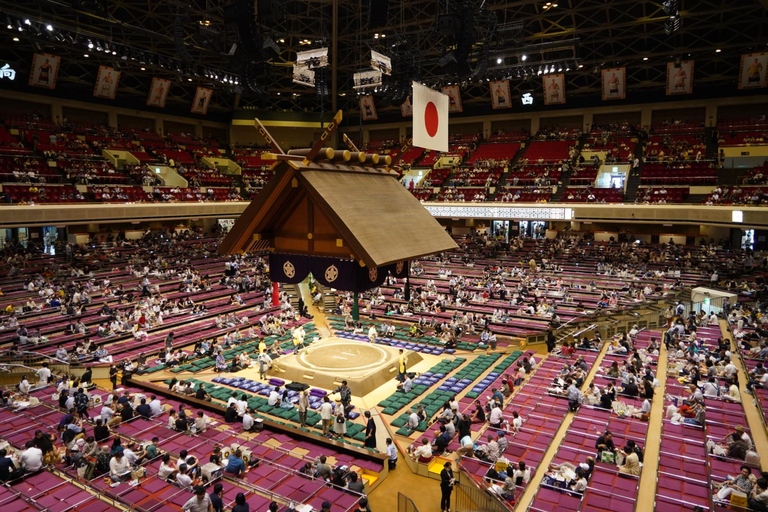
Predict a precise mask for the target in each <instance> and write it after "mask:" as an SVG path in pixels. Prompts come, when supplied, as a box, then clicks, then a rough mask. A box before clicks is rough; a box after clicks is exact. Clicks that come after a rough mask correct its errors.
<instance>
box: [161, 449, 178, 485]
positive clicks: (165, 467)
mask: <svg viewBox="0 0 768 512" xmlns="http://www.w3.org/2000/svg"><path fill="white" fill-rule="evenodd" d="M175 472H176V468H175V467H174V466H173V464H172V463H171V456H170V454H167V453H166V454H165V455H163V458H162V462H161V463H160V468H159V469H158V470H157V476H158V477H160V478H161V479H163V480H168V479H169V478H170V477H171V476H172V475H173V474H174V473H175Z"/></svg>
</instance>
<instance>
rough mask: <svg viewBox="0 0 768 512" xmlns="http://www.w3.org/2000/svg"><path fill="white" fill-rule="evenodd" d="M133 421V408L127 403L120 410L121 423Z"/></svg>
mask: <svg viewBox="0 0 768 512" xmlns="http://www.w3.org/2000/svg"><path fill="white" fill-rule="evenodd" d="M131 419H133V407H131V404H128V403H125V404H123V405H122V408H121V409H120V423H125V422H126V421H130V420H131Z"/></svg>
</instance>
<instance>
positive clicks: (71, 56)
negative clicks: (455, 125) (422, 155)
mask: <svg viewBox="0 0 768 512" xmlns="http://www.w3.org/2000/svg"><path fill="white" fill-rule="evenodd" d="M669 1H672V2H674V1H675V0H667V2H669ZM481 3H482V4H483V8H482V10H481V9H480V4H481ZM253 4H254V2H253V1H252V0H226V1H219V0H189V1H177V0H163V1H158V0H130V1H128V0H118V1H107V0H28V1H25V2H12V1H8V0H0V5H1V6H2V12H3V13H4V16H5V19H4V20H3V21H4V22H6V23H5V24H6V28H5V29H4V30H3V31H2V32H0V34H2V36H0V37H2V38H3V39H4V40H3V39H0V41H1V42H2V47H3V56H2V59H5V60H6V61H8V62H10V63H11V64H12V65H13V66H15V67H16V68H17V69H18V70H19V71H20V74H22V75H23V74H24V73H27V74H28V73H29V67H30V62H31V59H32V54H33V53H51V54H54V55H59V56H61V58H62V59H61V69H60V73H59V80H58V84H57V88H56V91H55V93H56V95H61V96H67V97H77V98H81V99H86V100H90V99H92V98H91V91H92V88H93V85H94V82H95V78H96V73H97V70H98V67H99V65H107V66H111V67H115V68H117V69H119V70H120V71H121V73H122V75H121V79H120V85H119V89H118V95H117V99H116V100H115V101H114V102H113V103H114V104H117V105H121V106H132V107H143V106H144V105H145V103H146V99H147V93H148V91H149V87H150V82H151V78H152V77H153V76H156V77H160V78H168V79H172V81H173V83H174V86H173V87H172V88H171V92H170V95H169V97H168V102H167V106H166V109H165V111H166V112H169V113H171V112H173V113H188V112H189V106H190V104H191V102H192V99H193V97H194V93H195V88H196V87H197V86H203V87H212V88H214V90H215V94H214V97H213V101H212V103H211V107H210V109H209V116H213V117H224V116H226V115H228V114H229V113H230V112H232V111H233V110H236V109H237V108H242V107H247V106H253V107H258V108H270V109H275V110H292V111H311V112H320V111H330V110H332V109H334V108H343V109H345V110H346V111H348V112H355V111H357V110H358V108H357V96H356V92H355V90H354V89H353V88H352V85H353V83H352V75H353V73H355V72H356V71H358V70H360V69H363V68H367V67H369V64H368V62H369V55H370V53H369V50H370V49H376V50H378V51H380V52H382V53H385V54H387V55H390V56H392V57H393V67H394V72H393V75H392V77H387V80H388V82H387V83H386V84H385V85H386V87H383V88H382V89H386V90H383V91H379V92H377V93H374V96H375V98H376V102H377V106H378V107H379V113H380V116H383V117H384V118H386V117H387V116H388V115H391V116H392V117H393V119H394V118H395V117H396V118H399V108H398V106H399V104H400V103H402V99H403V94H404V92H403V89H404V87H405V86H406V85H407V84H408V83H410V80H411V79H412V78H414V77H416V78H419V79H420V80H422V81H423V82H425V83H427V84H428V85H433V86H437V85H444V84H448V83H454V84H459V85H460V86H461V87H462V99H463V103H464V110H465V114H471V113H484V112H485V111H487V110H488V109H489V103H490V95H489V91H488V85H487V84H486V83H485V80H487V79H496V78H510V85H511V87H512V94H513V95H516V94H517V95H519V94H522V93H524V92H532V93H533V94H534V95H535V94H537V93H539V94H540V92H541V88H542V86H541V77H540V76H538V66H539V65H540V64H543V63H544V62H546V63H547V64H549V63H550V62H552V65H555V66H557V67H562V68H564V69H566V68H567V71H565V75H566V91H567V99H568V106H574V105H577V106H580V105H584V106H586V105H591V104H599V103H600V93H601V83H600V69H602V68H610V67H626V70H627V86H628V92H627V102H628V103H634V102H640V101H649V100H651V99H656V100H662V99H664V84H665V80H666V68H667V62H670V61H673V60H675V59H676V58H680V59H682V60H694V61H695V80H694V95H695V96H699V97H709V96H724V95H733V94H736V93H737V87H736V81H737V75H738V71H739V65H740V56H741V55H742V54H744V53H750V52H762V51H768V46H767V45H766V43H768V37H767V36H768V34H766V27H767V25H766V9H767V8H768V0H739V1H734V0H677V9H678V10H679V21H680V26H679V28H678V30H677V31H675V32H673V33H671V34H668V33H667V31H665V25H667V23H666V22H667V21H668V20H669V17H670V15H669V14H668V9H669V7H670V6H669V5H667V10H665V6H663V5H662V2H660V1H658V0H610V1H608V0H556V1H554V2H545V1H530V0H520V1H503V0H486V1H485V2H482V1H481V0H439V1H435V0H409V1H401V2H397V1H394V0H391V1H389V2H387V1H386V0H314V1H296V0H286V1H280V0H259V1H258V2H257V4H258V9H260V10H261V12H260V13H258V14H257V15H255V16H254V10H255V9H254V8H253ZM386 4H388V9H386V10H383V9H382V5H386ZM672 7H673V8H674V6H672ZM384 12H386V15H384V14H383V13H384ZM446 12H452V13H454V14H456V15H457V16H458V17H459V19H460V20H463V22H464V23H465V26H464V27H462V28H461V29H460V30H458V31H457V32H451V29H450V27H448V28H445V27H444V26H442V28H441V29H440V30H438V28H439V27H440V25H439V24H438V18H439V15H440V14H444V13H446ZM0 19H2V18H0ZM27 19H29V20H30V24H29V25H26V24H25V23H24V20H27ZM467 19H471V20H474V23H470V24H469V25H467V23H466V20H467ZM334 20H336V23H334ZM20 24H21V28H22V31H19V30H18V28H19V25H20ZM47 25H50V28H51V29H52V30H49V29H48V27H47ZM2 28H3V27H2V25H0V29H2ZM3 32H4V33H3ZM334 35H337V37H334ZM14 38H17V39H19V41H14V40H13V39H14ZM269 40H271V41H272V42H274V43H275V45H276V46H277V47H278V49H279V54H278V53H271V50H268V49H267V50H264V49H263V48H264V47H265V44H264V43H265V42H267V43H268V42H269ZM91 44H92V45H93V47H89V45H91ZM235 44H236V45H237V47H236V48H233V45H235ZM97 46H109V51H104V50H105V49H106V48H102V51H98V48H97ZM270 46H271V45H269V44H266V47H267V48H268V47H270ZM319 46H328V47H330V48H331V59H332V60H335V64H336V66H335V68H333V67H329V68H326V69H325V70H324V71H323V72H322V76H321V77H320V78H321V80H323V81H324V82H325V83H326V84H327V86H328V94H327V95H325V96H320V95H318V93H317V90H316V89H315V88H308V87H305V86H302V85H297V84H294V83H292V81H291V76H292V67H291V65H292V63H293V61H294V60H295V56H296V52H297V51H301V50H307V49H310V48H315V47H319ZM451 51H453V52H454V54H455V55H456V54H458V55H459V61H460V62H459V63H458V64H456V63H449V64H447V65H445V64H446V63H445V62H443V63H442V65H441V62H440V61H441V58H442V57H444V56H445V54H446V53H449V52H451ZM85 55H88V56H87V57H86V56H85ZM522 55H526V56H527V57H528V58H529V59H530V60H527V61H526V62H523V61H521V56H522ZM334 57H335V59H334ZM499 59H501V60H499ZM540 59H544V60H540ZM499 62H501V64H498V63H499ZM523 64H526V65H523ZM25 66H26V67H25ZM142 68H144V69H143V70H142ZM334 75H335V76H336V81H335V86H336V87H335V90H336V93H337V95H336V96H334V95H333V94H332V92H333V90H334V81H333V76H334ZM526 75H527V78H526ZM25 82H26V78H25V79H23V80H17V81H16V82H15V84H13V85H9V84H7V83H3V85H2V86H3V87H12V88H15V89H18V90H29V88H27V87H26V83H25ZM36 92H37V91H36ZM334 98H335V101H334Z"/></svg>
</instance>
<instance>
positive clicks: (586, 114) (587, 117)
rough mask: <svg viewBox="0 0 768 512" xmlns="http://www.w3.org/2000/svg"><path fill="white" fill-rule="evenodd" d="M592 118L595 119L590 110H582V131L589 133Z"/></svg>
mask: <svg viewBox="0 0 768 512" xmlns="http://www.w3.org/2000/svg"><path fill="white" fill-rule="evenodd" d="M594 120H595V115H594V114H593V113H592V112H584V120H583V124H584V127H583V128H582V131H583V132H584V133H589V130H590V129H592V123H593V121H594Z"/></svg>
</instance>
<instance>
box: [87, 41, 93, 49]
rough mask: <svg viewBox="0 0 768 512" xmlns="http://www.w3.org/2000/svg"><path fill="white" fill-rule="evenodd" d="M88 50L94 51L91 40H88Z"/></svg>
mask: <svg viewBox="0 0 768 512" xmlns="http://www.w3.org/2000/svg"><path fill="white" fill-rule="evenodd" d="M88 48H89V49H91V50H93V42H92V41H91V40H90V39H89V40H88Z"/></svg>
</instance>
